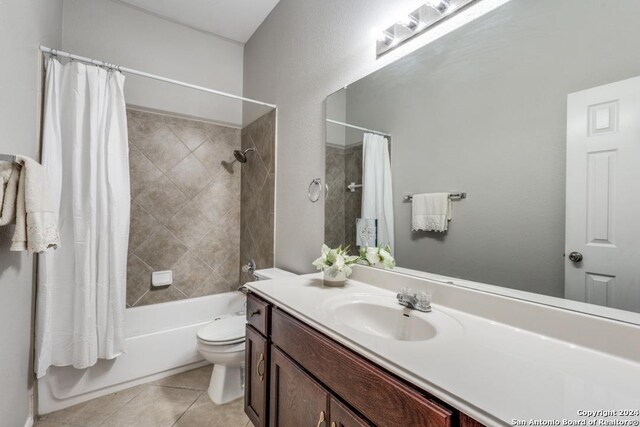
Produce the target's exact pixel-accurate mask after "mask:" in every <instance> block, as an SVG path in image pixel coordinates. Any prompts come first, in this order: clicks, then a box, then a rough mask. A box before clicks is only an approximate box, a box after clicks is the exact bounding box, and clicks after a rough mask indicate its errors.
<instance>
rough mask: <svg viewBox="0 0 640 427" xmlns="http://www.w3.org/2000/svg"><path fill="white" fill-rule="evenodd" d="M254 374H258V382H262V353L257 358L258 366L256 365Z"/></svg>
mask: <svg viewBox="0 0 640 427" xmlns="http://www.w3.org/2000/svg"><path fill="white" fill-rule="evenodd" d="M256 372H258V376H259V377H260V382H262V383H263V382H264V353H260V357H259V358H258V364H257V365H256Z"/></svg>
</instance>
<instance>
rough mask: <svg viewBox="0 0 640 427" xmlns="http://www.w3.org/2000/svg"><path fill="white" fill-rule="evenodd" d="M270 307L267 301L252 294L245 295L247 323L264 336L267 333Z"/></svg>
mask: <svg viewBox="0 0 640 427" xmlns="http://www.w3.org/2000/svg"><path fill="white" fill-rule="evenodd" d="M270 309H271V307H270V305H269V303H267V302H265V301H263V300H261V299H260V298H258V297H257V296H255V295H254V294H249V295H247V323H248V324H250V325H251V326H253V327H254V328H255V330H256V331H258V332H260V333H261V334H262V335H264V336H267V335H268V334H269V315H270V314H271V313H270Z"/></svg>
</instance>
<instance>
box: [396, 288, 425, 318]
mask: <svg viewBox="0 0 640 427" xmlns="http://www.w3.org/2000/svg"><path fill="white" fill-rule="evenodd" d="M396 298H398V303H399V304H400V305H404V306H405V307H408V308H410V309H412V310H418V311H424V312H425V313H426V312H429V311H431V295H430V294H429V293H428V292H420V293H415V292H412V291H411V288H402V289H401V290H400V292H399V293H398V295H397V296H396Z"/></svg>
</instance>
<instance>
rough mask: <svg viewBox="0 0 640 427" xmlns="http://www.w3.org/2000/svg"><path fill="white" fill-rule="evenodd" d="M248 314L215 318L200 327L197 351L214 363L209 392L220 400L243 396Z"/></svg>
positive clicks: (225, 400) (218, 401) (219, 402)
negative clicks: (246, 316)
mask: <svg viewBox="0 0 640 427" xmlns="http://www.w3.org/2000/svg"><path fill="white" fill-rule="evenodd" d="M245 323H246V319H245V315H244V313H241V314H240V313H239V314H235V315H230V316H224V317H219V318H216V319H215V320H214V321H213V322H210V323H208V324H207V325H205V326H203V327H202V328H200V329H199V330H198V334H197V336H198V351H199V352H200V354H201V355H202V357H204V358H205V359H206V360H208V361H209V362H211V363H213V371H212V372H211V382H210V383H209V389H208V394H209V397H210V398H211V400H212V401H213V402H214V403H217V404H220V405H221V404H223V403H227V402H231V401H232V400H235V399H238V398H240V397H242V395H243V394H244V389H243V369H244V340H245V338H244V337H245Z"/></svg>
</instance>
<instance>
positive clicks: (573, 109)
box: [325, 0, 640, 317]
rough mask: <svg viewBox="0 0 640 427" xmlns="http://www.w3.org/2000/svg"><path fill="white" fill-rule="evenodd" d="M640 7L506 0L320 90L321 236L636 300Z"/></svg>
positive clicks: (531, 283)
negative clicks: (369, 70) (323, 129)
mask: <svg viewBox="0 0 640 427" xmlns="http://www.w3.org/2000/svg"><path fill="white" fill-rule="evenodd" d="M638 17H640V1H636V0H607V1H602V0H536V1H532V0H511V1H510V2H508V3H506V4H504V5H503V6H501V7H499V8H497V9H495V10H494V11H492V12H490V13H488V14H487V15H485V16H483V17H481V18H478V19H476V20H475V21H472V22H470V23H469V24H467V25H465V26H464V27H462V28H460V29H458V30H456V31H454V32H451V33H449V34H447V35H445V36H443V37H442V38H440V39H438V40H436V41H434V42H432V43H430V44H428V45H426V46H424V47H422V48H420V49H418V50H416V51H414V52H413V53H411V54H409V55H407V56H405V57H404V58H402V59H400V60H397V61H396V62H394V63H392V64H390V65H388V66H387V67H385V68H383V69H381V70H379V71H376V72H375V73H373V74H371V75H369V76H367V77H365V78H363V79H361V80H359V81H357V82H354V83H353V84H350V85H348V87H346V88H345V89H342V90H340V91H338V92H336V93H334V94H332V95H330V96H329V97H328V99H327V104H326V110H327V142H326V182H327V186H328V191H327V196H326V199H325V241H326V243H327V244H329V245H331V246H337V245H339V244H347V245H350V246H351V247H352V248H356V247H357V246H358V244H359V243H360V244H363V242H365V243H366V242H367V239H371V229H372V228H373V229H374V230H375V233H374V234H375V236H374V237H373V239H374V240H373V241H374V242H375V243H377V244H386V243H389V244H390V245H392V246H393V251H394V255H395V257H396V260H397V263H398V266H399V267H400V268H403V269H408V270H407V271H412V272H416V273H417V272H427V273H429V274H433V275H440V276H444V278H445V279H452V280H454V281H455V280H456V279H457V280H462V279H463V280H464V281H468V282H475V283H481V284H489V285H494V286H499V287H503V288H510V289H516V290H519V291H527V292H530V293H535V294H540V295H544V296H548V297H557V298H566V299H567V300H571V301H580V302H585V303H589V304H594V306H593V307H596V306H600V307H603V306H604V307H609V308H613V309H621V310H627V311H634V312H640V77H639V76H640V49H639V48H638V43H639V41H640V25H639V23H638ZM367 236H369V237H367ZM369 244H370V243H369ZM522 295H525V294H522ZM585 307H586V306H585ZM596 310H597V309H596ZM603 310H604V312H606V313H615V311H612V310H608V309H603ZM614 317H615V316H614Z"/></svg>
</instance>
